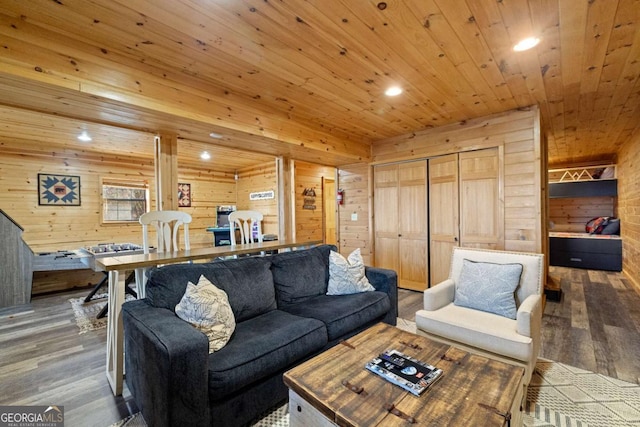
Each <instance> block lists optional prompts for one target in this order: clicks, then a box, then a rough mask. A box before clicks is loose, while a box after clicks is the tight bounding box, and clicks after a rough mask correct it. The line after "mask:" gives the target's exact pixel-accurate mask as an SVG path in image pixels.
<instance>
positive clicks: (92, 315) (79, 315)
mask: <svg viewBox="0 0 640 427" xmlns="http://www.w3.org/2000/svg"><path fill="white" fill-rule="evenodd" d="M107 297H108V294H106V293H102V294H96V295H94V296H93V298H92V299H91V301H89V302H84V298H85V297H80V298H70V299H69V302H70V303H71V308H72V309H73V315H74V317H75V319H76V325H78V328H79V329H80V332H78V333H79V334H85V333H87V332H89V331H96V330H98V329H102V328H105V327H106V326H107V316H104V317H102V318H100V319H98V318H97V317H96V316H97V315H98V313H100V311H101V310H102V308H103V307H104V306H105V304H107ZM132 299H134V298H133V296H131V295H129V294H125V301H129V300H132Z"/></svg>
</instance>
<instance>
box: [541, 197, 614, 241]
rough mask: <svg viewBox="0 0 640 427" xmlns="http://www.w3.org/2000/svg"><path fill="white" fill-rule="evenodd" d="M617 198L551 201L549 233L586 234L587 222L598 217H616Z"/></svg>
mask: <svg viewBox="0 0 640 427" xmlns="http://www.w3.org/2000/svg"><path fill="white" fill-rule="evenodd" d="M615 209H616V199H615V197H570V198H553V199H549V221H551V222H553V228H551V229H550V230H549V231H571V232H578V233H584V231H585V225H586V224H587V221H589V220H590V219H592V218H595V217H597V216H616V214H615Z"/></svg>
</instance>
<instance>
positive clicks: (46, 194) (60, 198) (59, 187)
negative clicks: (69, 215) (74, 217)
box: [38, 173, 80, 206]
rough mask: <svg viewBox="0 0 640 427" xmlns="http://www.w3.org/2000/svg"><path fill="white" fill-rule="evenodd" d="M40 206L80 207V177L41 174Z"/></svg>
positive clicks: (39, 186)
mask: <svg viewBox="0 0 640 427" xmlns="http://www.w3.org/2000/svg"><path fill="white" fill-rule="evenodd" d="M38 204H39V205H49V206H80V177H79V176H73V175H56V174H48V173H39V174H38Z"/></svg>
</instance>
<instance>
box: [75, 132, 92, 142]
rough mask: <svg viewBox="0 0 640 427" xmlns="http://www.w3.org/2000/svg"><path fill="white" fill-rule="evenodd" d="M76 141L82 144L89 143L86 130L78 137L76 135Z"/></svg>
mask: <svg viewBox="0 0 640 427" xmlns="http://www.w3.org/2000/svg"><path fill="white" fill-rule="evenodd" d="M78 139H79V140H80V141H82V142H89V141H91V137H90V136H89V134H88V133H87V131H86V130H83V131H82V133H81V134H80V135H78Z"/></svg>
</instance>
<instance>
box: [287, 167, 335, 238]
mask: <svg viewBox="0 0 640 427" xmlns="http://www.w3.org/2000/svg"><path fill="white" fill-rule="evenodd" d="M294 170H295V172H294V180H295V189H294V192H295V224H296V240H298V241H301V242H304V241H309V240H322V238H323V233H322V227H323V216H322V200H323V198H322V178H323V177H326V178H332V179H335V176H336V169H335V168H333V167H329V166H321V165H317V164H313V163H307V162H301V161H296V162H295V163H294ZM306 188H311V189H313V190H314V191H315V194H316V195H315V203H313V205H315V209H304V205H305V196H304V195H303V193H304V190H305V189H306ZM309 205H310V204H309Z"/></svg>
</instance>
